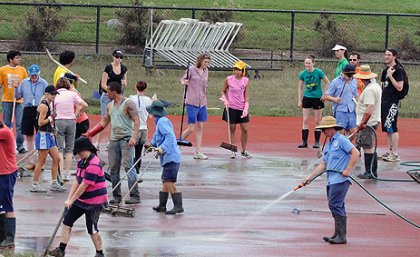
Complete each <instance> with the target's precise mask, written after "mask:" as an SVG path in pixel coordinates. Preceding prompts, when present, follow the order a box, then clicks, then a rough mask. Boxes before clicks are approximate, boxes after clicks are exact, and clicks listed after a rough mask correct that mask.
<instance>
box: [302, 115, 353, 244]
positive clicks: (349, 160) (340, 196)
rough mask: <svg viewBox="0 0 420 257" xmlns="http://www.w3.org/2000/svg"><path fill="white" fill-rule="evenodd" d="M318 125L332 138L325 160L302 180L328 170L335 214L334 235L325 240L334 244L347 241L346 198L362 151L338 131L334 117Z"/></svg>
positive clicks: (330, 197)
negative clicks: (351, 175) (351, 174)
mask: <svg viewBox="0 0 420 257" xmlns="http://www.w3.org/2000/svg"><path fill="white" fill-rule="evenodd" d="M316 128H317V129H321V130H322V131H323V132H324V135H325V137H328V138H329V140H328V144H327V145H326V146H325V148H324V157H323V160H322V162H321V163H320V164H319V165H318V166H317V167H316V168H315V169H314V171H313V172H312V173H311V174H310V175H309V176H308V177H307V178H306V179H305V180H304V182H303V183H304V184H306V185H307V184H309V183H310V182H311V181H312V180H313V179H314V178H315V177H317V176H318V175H319V174H321V173H322V172H324V171H327V198H328V207H329V208H330V211H331V213H332V216H333V217H334V221H335V232H334V235H333V236H331V237H324V238H323V239H324V240H325V241H326V242H329V243H331V244H345V243H346V242H347V238H346V233H347V216H346V209H345V203H344V200H345V197H346V194H347V191H348V189H349V187H350V184H351V183H350V179H349V176H350V173H351V171H352V170H353V167H354V166H355V165H356V162H357V160H358V159H359V151H358V150H357V149H356V147H355V146H354V145H353V144H352V143H351V142H350V140H349V139H348V138H347V137H345V136H344V135H342V134H341V133H340V132H339V130H341V129H342V127H341V126H340V125H339V124H337V122H336V119H335V118H334V117H332V116H326V117H323V118H322V120H321V124H320V125H319V126H317V127H316Z"/></svg>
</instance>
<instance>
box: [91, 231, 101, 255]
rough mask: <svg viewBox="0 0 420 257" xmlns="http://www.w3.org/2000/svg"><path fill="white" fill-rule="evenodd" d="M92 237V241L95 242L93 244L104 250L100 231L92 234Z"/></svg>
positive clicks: (97, 249) (96, 247) (98, 249)
mask: <svg viewBox="0 0 420 257" xmlns="http://www.w3.org/2000/svg"><path fill="white" fill-rule="evenodd" d="M90 238H91V239H92V242H93V245H94V246H95V249H96V251H102V238H101V235H100V234H99V232H98V233H96V234H91V235H90Z"/></svg>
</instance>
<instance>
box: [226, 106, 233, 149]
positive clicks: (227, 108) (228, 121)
mask: <svg viewBox="0 0 420 257" xmlns="http://www.w3.org/2000/svg"><path fill="white" fill-rule="evenodd" d="M226 116H227V124H228V139H229V144H232V143H231V140H230V117H229V116H230V115H229V106H226Z"/></svg>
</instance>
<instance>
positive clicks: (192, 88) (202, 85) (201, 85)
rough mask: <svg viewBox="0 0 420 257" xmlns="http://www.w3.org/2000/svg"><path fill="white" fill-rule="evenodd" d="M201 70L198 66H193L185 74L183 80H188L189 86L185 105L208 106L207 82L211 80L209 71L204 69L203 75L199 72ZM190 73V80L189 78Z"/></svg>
mask: <svg viewBox="0 0 420 257" xmlns="http://www.w3.org/2000/svg"><path fill="white" fill-rule="evenodd" d="M199 70H200V69H199V68H197V67H196V66H191V67H190V68H189V69H188V70H186V71H185V72H184V76H182V79H188V80H189V85H188V88H187V97H186V99H185V103H186V104H189V105H193V106H197V107H202V106H206V105H207V97H206V93H207V82H208V80H209V70H208V69H204V70H203V74H201V75H200V73H199V72H198V71H199ZM187 71H188V78H187Z"/></svg>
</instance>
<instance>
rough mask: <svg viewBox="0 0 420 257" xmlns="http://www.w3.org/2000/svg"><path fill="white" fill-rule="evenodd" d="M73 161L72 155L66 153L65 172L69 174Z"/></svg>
mask: <svg viewBox="0 0 420 257" xmlns="http://www.w3.org/2000/svg"><path fill="white" fill-rule="evenodd" d="M72 160H73V154H72V153H66V154H65V155H64V167H63V170H64V171H65V172H66V173H67V174H68V173H69V170H70V166H71V161H72Z"/></svg>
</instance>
